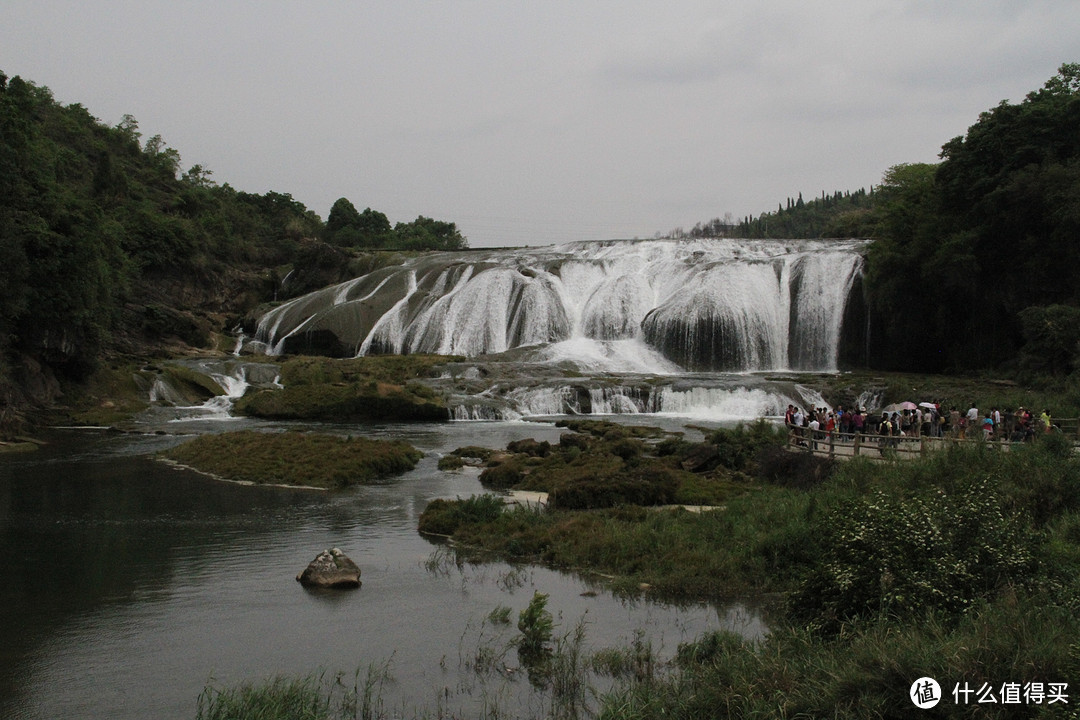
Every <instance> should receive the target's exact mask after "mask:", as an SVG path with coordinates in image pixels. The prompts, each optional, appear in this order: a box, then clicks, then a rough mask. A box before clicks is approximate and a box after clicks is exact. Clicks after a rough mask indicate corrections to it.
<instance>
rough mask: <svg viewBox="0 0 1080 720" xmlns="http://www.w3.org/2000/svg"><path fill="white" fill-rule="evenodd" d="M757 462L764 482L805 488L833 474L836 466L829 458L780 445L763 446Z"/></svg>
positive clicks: (759, 475)
mask: <svg viewBox="0 0 1080 720" xmlns="http://www.w3.org/2000/svg"><path fill="white" fill-rule="evenodd" d="M756 464H757V471H758V477H759V478H760V479H761V480H763V481H764V482H767V483H770V484H772V485H780V486H781V487H791V488H800V489H803V490H806V489H809V488H812V487H815V486H817V485H820V484H821V483H822V482H824V481H825V480H826V479H827V478H828V477H829V476H830V475H831V474H832V471H833V468H834V466H835V463H834V462H833V461H832V460H829V459H828V458H823V457H819V456H817V455H813V454H811V453H806V452H791V451H789V450H786V449H785V448H783V447H779V446H769V447H765V448H762V449H761V451H760V452H758V455H757V458H756Z"/></svg>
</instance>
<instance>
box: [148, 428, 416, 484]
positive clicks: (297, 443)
mask: <svg viewBox="0 0 1080 720" xmlns="http://www.w3.org/2000/svg"><path fill="white" fill-rule="evenodd" d="M161 456H162V457H163V458H165V459H168V460H171V461H174V462H177V463H180V464H182V465H186V466H189V467H192V468H194V469H196V470H199V471H201V472H205V473H209V474H211V475H215V476H218V477H221V478H224V479H227V480H232V481H236V482H245V483H252V484H257V485H294V486H303V487H316V488H324V489H328V490H336V489H340V488H345V487H349V486H350V485H358V484H366V483H371V482H374V481H378V480H380V479H382V478H385V477H387V476H390V475H394V474H396V473H401V472H405V471H406V470H411V469H412V468H413V467H415V466H416V463H417V462H419V460H420V458H421V457H422V456H423V453H421V452H420V451H419V450H417V449H416V448H414V447H412V446H411V445H409V444H408V443H405V442H401V441H396V440H393V441H391V440H372V439H368V438H358V437H342V436H338V435H327V434H318V433H302V432H285V433H267V432H255V431H252V430H243V431H239V432H230V433H221V434H218V435H200V436H199V437H196V438H195V439H193V440H191V441H190V442H187V443H184V444H183V445H178V446H176V447H174V448H170V449H169V450H166V451H164V452H163V453H161Z"/></svg>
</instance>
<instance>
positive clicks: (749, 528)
mask: <svg viewBox="0 0 1080 720" xmlns="http://www.w3.org/2000/svg"><path fill="white" fill-rule="evenodd" d="M594 429H598V428H594ZM753 436H754V431H753V429H751V430H749V431H748V430H745V429H744V430H743V431H741V443H742V444H743V446H744V448H749V447H750V446H752V445H753V443H754V440H753ZM664 442H668V443H669V445H668V447H669V448H672V449H676V448H678V449H681V451H683V452H688V453H689V454H691V455H692V454H693V451H692V450H691V446H692V444H687V443H682V442H681V441H679V442H670V439H669V440H668V441H664ZM736 444H738V441H737V439H736V436H734V434H732V435H726V436H724V437H723V438H722V439H720V441H719V442H716V443H715V446H716V447H728V448H729V449H730V447H731V446H734V445H736ZM773 451H774V448H773V447H772V446H771V445H769V444H765V445H763V446H762V447H761V448H760V449H759V450H758V453H757V455H756V456H755V457H754V458H753V459H752V460H751V461H749V462H748V463H747V464H745V465H744V466H743V467H744V468H745V469H746V473H745V475H744V476H743V478H742V479H741V480H740V481H739V485H740V486H741V487H740V492H739V494H736V495H734V496H733V497H731V498H730V499H729V500H728V501H727V503H726V506H725V509H724V510H717V511H713V512H709V513H702V514H692V513H688V512H685V511H679V510H656V509H646V508H644V507H639V506H633V505H621V506H619V507H616V508H610V509H601V510H574V511H571V510H559V509H553V510H549V511H547V512H545V513H537V512H533V511H527V510H506V511H501V512H500V511H499V508H498V507H497V506H496V504H495V503H496V501H497V498H495V497H493V496H483V497H482V498H473V499H470V500H468V501H459V502H460V504H462V505H464V504H465V503H474V504H476V505H477V506H479V505H481V504H484V505H485V506H486V507H487V508H488V511H487V512H486V513H482V514H481V513H474V514H473V515H471V516H470V517H468V518H466V517H465V516H464V513H459V514H458V515H457V521H456V526H455V527H454V529H453V531H452V533H450V534H451V535H452V537H453V539H454V540H455V541H457V543H458V544H457V545H456V546H455V547H456V548H457V552H458V553H459V555H461V556H464V557H482V556H483V555H482V554H484V553H490V554H494V555H496V556H499V557H503V558H506V559H508V560H511V561H516V562H520V561H529V562H541V563H548V564H552V565H555V566H558V567H564V568H568V569H575V570H577V571H579V572H596V573H602V574H604V575H605V576H608V577H613V578H614V579H613V581H612V584H613V586H614V588H615V589H616V590H617V591H622V592H626V593H630V594H636V593H637V592H640V590H639V588H640V587H648V588H649V590H648V592H650V593H652V594H655V595H658V596H661V597H668V598H722V597H731V596H735V597H738V596H746V595H748V594H759V593H768V594H771V595H772V596H773V597H776V598H783V599H784V602H783V603H782V605H783V608H782V609H778V610H777V614H776V615H775V617H774V618H772V619H771V620H770V625H771V632H770V635H769V636H768V637H767V638H766V639H764V640H761V641H758V642H749V641H746V640H743V639H742V638H739V637H738V636H736V635H733V634H729V633H724V632H718V633H710V634H706V635H704V636H702V637H700V638H698V639H697V640H696V641H694V642H693V643H690V644H687V645H685V646H683V647H680V649H679V652H678V654H677V657H676V658H675V660H674V662H672V663H671V664H669V665H663V664H662V663H660V662H659V661H656V662H653V660H654V658H652V655H651V651H649V650H648V649H647V648H646V649H643V648H641V647H635V648H626V649H621V650H618V649H615V650H613V649H608V650H604V651H600V652H598V653H597V654H596V655H595V656H594V657H593V658H592V659H590V660H587V661H586V664H589V665H590V666H591V667H592V668H593V670H594V671H596V672H606V673H609V674H611V675H612V676H613V677H614V678H615V680H616V683H615V686H614V689H613V690H612V691H611V692H609V693H607V694H605V695H603V696H602V697H601V698H600V701H599V709H598V711H597V714H598V716H599V717H610V718H638V717H640V718H646V717H660V716H665V717H677V718H698V717H715V716H717V714H720V715H722V716H731V717H754V716H761V717H766V716H767V717H792V718H794V717H842V718H861V717H904V716H906V714H907V710H906V708H907V707H910V706H909V705H908V704H907V703H909V702H910V701H909V700H908V699H907V697H906V692H907V690H908V688H909V687H910V685H911V683H912V681H913V680H914V679H916V678H919V677H923V676H927V675H928V676H931V677H935V678H938V679H939V680H942V679H944V681H943V682H942V685H943V690H944V692H945V693H946V702H943V703H942V704H941V706H939V710H941V711H942V712H944V713H945V715H946V716H949V717H976V716H978V717H1000V718H1005V717H1042V716H1043V714H1044V713H1047V712H1048V709H1047V708H1046V707H1045V706H1042V707H1040V706H1038V705H1035V704H1030V703H1029V704H1026V705H1013V706H1005V705H1002V704H1000V703H999V704H997V705H993V706H989V705H985V704H983V705H981V706H980V705H979V704H977V703H971V704H968V705H964V704H955V703H952V702H951V700H952V698H951V697H949V693H951V689H952V685H951V684H952V683H960V684H961V685H962V684H963V683H965V682H966V683H968V685H969V686H971V687H973V688H974V689H977V688H979V687H981V685H982V683H984V682H988V683H991V684H992V685H994V686H995V691H999V690H1000V687H1001V685H1002V683H1004V682H1011V683H1019V684H1020V685H1023V684H1024V683H1027V682H1036V683H1038V682H1041V683H1044V684H1045V683H1050V682H1055V683H1063V682H1070V681H1071V680H1072V679H1073V678H1075V677H1077V674H1078V672H1080V645H1078V644H1077V643H1076V638H1077V637H1080V457H1078V456H1077V455H1076V454H1075V453H1074V451H1073V448H1072V444H1071V443H1070V442H1069V441H1068V440H1067V439H1066V438H1064V437H1063V436H1061V435H1049V436H1046V437H1045V438H1042V439H1040V441H1039V442H1036V443H1034V444H1027V445H1016V446H1013V447H1012V448H1011V451H1010V452H997V451H993V450H991V449H988V448H986V447H984V446H978V445H976V446H971V447H956V448H953V449H951V450H947V451H942V452H939V453H934V454H931V455H930V456H928V457H927V458H925V459H921V460H911V461H897V462H891V463H876V462H872V461H869V460H863V459H860V460H855V461H850V462H845V463H837V464H835V465H830V466H828V468H827V469H826V470H827V471H826V472H824V473H823V475H822V477H821V478H819V481H817V482H814V483H800V482H797V481H796V482H793V481H792V480H791V479H790V478H787V479H783V478H775V477H772V476H771V473H774V472H775V470H769V469H767V468H766V467H765V466H766V465H768V462H765V461H763V460H762V458H763V457H768V456H769V455H770V454H771V453H772V452H773ZM557 452H559V451H558V450H557V449H555V448H553V449H552V454H553V455H554V454H557ZM786 454H788V455H791V456H793V457H804V456H802V455H800V454H795V453H786ZM740 456H744V457H745V456H746V453H739V452H735V453H732V452H726V453H725V457H727V458H729V459H730V460H731V461H732V462H738V461H736V458H738V457H740ZM456 505H457V503H451V502H446V501H441V504H440V505H439V506H438V507H437V508H435V510H434V511H432V512H431V517H430V518H429V513H428V512H425V513H424V515H423V516H422V520H424V519H427V520H429V521H430V520H432V519H434V518H436V517H443V518H446V517H450V516H451V515H452V514H454V513H458V510H457V508H456ZM478 553H481V554H478ZM556 652H558V649H557V650H556ZM631 658H633V662H631V661H630V659H631ZM553 664H554V663H548V666H549V667H550V666H552V665H553ZM628 668H633V669H632V670H631V669H628ZM578 673H579V678H578V682H584V680H582V677H583V676H584V674H585V673H584V671H583V670H582V669H581V668H580V667H579V670H578ZM947 684H948V686H946V685H947Z"/></svg>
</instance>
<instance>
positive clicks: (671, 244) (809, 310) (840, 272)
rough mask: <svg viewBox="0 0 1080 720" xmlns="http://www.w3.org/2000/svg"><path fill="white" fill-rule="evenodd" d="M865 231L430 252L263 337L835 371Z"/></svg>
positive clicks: (285, 315) (319, 349)
mask: <svg viewBox="0 0 1080 720" xmlns="http://www.w3.org/2000/svg"><path fill="white" fill-rule="evenodd" d="M864 244H865V243H864V242H863V241H860V240H844V241H815V240H790V241H780V240H759V241H749V240H649V241H612V242H604V243H573V244H568V245H560V246H552V247H548V248H538V249H534V248H520V249H516V250H502V251H472V252H465V253H432V254H427V255H424V256H421V257H418V258H413V259H411V260H409V261H407V262H405V263H404V264H402V265H400V266H396V267H388V268H382V269H380V270H377V271H375V272H373V273H370V274H368V275H365V276H363V277H359V278H356V279H354V280H350V281H348V282H345V283H342V284H339V285H335V286H332V287H328V288H324V289H323V290H319V291H317V292H314V293H311V294H309V295H305V296H303V297H300V298H297V299H295V300H293V301H291V302H289V303H286V304H284V305H282V306H280V307H278V308H275V309H274V310H272V311H270V312H268V313H266V314H265V315H264V316H262V317H261V318H260V320H259V327H258V331H257V334H256V339H257V340H258V342H259V344H260V347H262V348H264V349H265V350H266V351H267V352H269V353H271V354H276V353H280V352H290V353H292V352H297V353H300V352H306V353H312V352H315V353H320V354H328V355H333V356H345V357H351V356H355V355H368V354H379V353H438V354H444V355H465V356H469V357H476V356H480V355H490V354H494V353H502V352H505V351H508V350H512V349H515V348H526V349H531V351H534V352H535V355H536V359H538V360H543V359H545V358H551V357H557V358H559V359H570V360H572V361H573V360H579V361H581V362H583V363H588V362H597V358H600V359H604V358H608V359H610V358H616V360H617V359H618V358H625V357H632V358H633V362H631V363H629V367H628V368H625V369H630V370H632V371H634V372H672V369H671V368H672V364H675V365H677V366H678V367H676V368H675V370H679V369H683V370H686V369H689V370H701V371H718V370H719V371H723V370H737V371H744V370H774V369H795V370H834V369H835V368H836V364H837V352H838V347H839V344H840V342H839V341H840V336H841V331H842V324H843V321H844V311H845V306H846V305H847V301H848V297H849V295H850V293H851V288H852V285H853V283H854V282H855V280H856V278H857V277H858V276H859V274H860V273H861V270H862V264H863V263H862V255H861V252H862V248H863V246H864ZM526 359H527V358H526ZM624 364H626V363H624ZM615 365H618V362H615ZM660 367H663V368H664V369H663V370H657V369H656V368H660ZM606 369H612V370H619V369H620V368H619V367H611V368H606Z"/></svg>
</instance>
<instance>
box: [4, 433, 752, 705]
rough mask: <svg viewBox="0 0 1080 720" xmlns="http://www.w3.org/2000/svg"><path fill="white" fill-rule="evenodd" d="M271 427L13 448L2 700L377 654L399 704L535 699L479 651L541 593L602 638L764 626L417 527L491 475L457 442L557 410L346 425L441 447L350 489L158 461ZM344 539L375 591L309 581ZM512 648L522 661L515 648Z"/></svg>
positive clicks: (92, 692) (289, 671) (221, 678)
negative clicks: (199, 444) (261, 483)
mask: <svg viewBox="0 0 1080 720" xmlns="http://www.w3.org/2000/svg"><path fill="white" fill-rule="evenodd" d="M258 425H259V423H255V422H253V421H249V420H224V421H223V420H205V421H195V422H178V423H162V424H161V425H160V427H161V428H165V431H164V432H165V434H153V433H146V434H122V433H113V432H106V431H99V430H79V431H73V430H57V431H55V432H54V433H53V434H51V435H49V436H48V437H47V440H48V441H49V444H48V445H47V446H46V447H44V448H42V449H41V450H39V451H38V452H36V453H29V454H23V455H11V456H0V576H2V577H3V578H4V582H3V584H2V585H0V628H3V630H2V632H3V637H4V641H3V642H2V643H0V717H3V718H11V719H12V720H30V719H35V720H37V719H42V720H45V719H48V720H54V719H55V718H106V717H107V718H112V719H117V720H119V719H122V718H132V719H134V718H139V719H140V720H141V719H143V718H150V717H152V718H158V719H163V720H168V719H170V718H177V719H180V718H187V719H190V718H194V717H195V714H196V709H197V701H198V697H199V695H200V693H201V692H202V691H203V689H204V688H205V687H206V686H207V685H208V684H209V685H212V686H215V687H227V686H232V685H235V684H237V683H241V682H245V681H260V680H263V679H266V678H269V677H272V676H276V675H288V676H300V675H308V674H310V673H313V672H319V671H323V672H326V673H328V674H330V675H331V676H332V675H333V674H335V673H338V672H340V673H343V674H344V675H345V676H346V679H347V682H348V683H349V685H350V686H351V684H352V682H353V681H354V675H355V673H357V672H360V673H361V674H362V675H363V674H364V673H366V672H367V669H368V668H369V667H371V666H377V667H379V668H381V669H382V670H380V675H379V677H380V678H383V679H384V680H385V682H383V683H382V684H381V685H380V686H379V691H378V694H379V697H380V698H381V700H382V702H383V703H384V705H385V706H386V707H387V708H388V709H390V710H392V711H394V712H396V713H398V714H403V715H406V716H409V715H413V714H428V715H432V714H435V713H436V712H438V711H442V712H454V711H455V710H459V711H461V712H465V713H466V714H476V713H477V712H478V711H479V710H482V709H484V708H488V709H490V708H491V707H493V706H498V705H503V706H505V704H507V703H509V704H511V705H512V706H513V708H514V709H513V712H512V713H511V714H533V713H535V712H536V708H535V707H532V705H531V704H532V703H535V702H537V701H536V700H535V698H534V696H533V695H532V694H530V693H529V692H528V684H527V682H526V681H525V680H524V679H522V678H521V677H520V676H518V677H517V679H515V678H514V677H513V676H510V677H506V676H504V674H500V673H487V674H485V673H479V672H477V671H476V670H475V668H474V667H473V662H472V660H473V659H474V658H475V657H476V655H477V653H478V651H479V650H480V649H482V648H494V649H496V650H498V651H500V652H501V650H505V648H506V647H507V644H508V642H509V640H510V638H511V637H512V636H513V634H514V632H515V629H514V622H515V621H516V618H517V613H518V612H519V611H520V610H521V609H523V608H524V607H525V606H526V605H527V604H528V602H529V600H530V599H532V597H533V593H534V592H542V593H546V594H548V595H549V596H550V599H549V601H548V609H549V610H551V611H552V613H553V614H554V615H555V619H556V622H557V624H558V626H557V628H556V635H560V634H567V633H570V632H571V631H572V630H573V629H574V627H575V626H577V625H578V624H579V623H584V624H585V628H586V637H587V644H588V646H590V647H593V648H596V647H615V646H618V647H622V646H626V645H629V644H630V643H631V642H633V641H634V639H635V637H644V638H646V639H648V640H649V641H650V642H651V643H652V646H653V648H654V649H657V650H659V651H660V652H661V653H666V654H670V653H671V652H673V651H674V649H675V648H676V646H677V645H678V644H679V643H681V642H684V641H687V640H691V639H693V638H695V637H697V636H699V635H700V634H701V633H703V632H705V631H707V630H710V629H720V628H725V629H730V630H734V631H737V632H739V633H742V634H744V635H745V636H748V637H757V636H760V635H761V634H762V633H763V632H764V631H765V628H764V625H763V623H762V620H761V617H760V615H759V614H758V612H757V611H756V610H755V609H754V608H753V607H751V606H749V605H748V604H742V603H736V604H732V605H710V604H692V605H688V606H674V605H668V604H663V603H655V602H646V601H628V600H625V599H620V598H618V597H614V596H612V595H611V594H610V593H608V592H606V591H605V590H604V589H603V588H602V587H598V586H596V585H595V584H593V583H590V582H589V581H587V580H586V579H583V578H581V577H577V576H573V575H569V574H564V573H560V572H555V571H552V570H548V569H544V568H534V567H526V568H518V567H512V566H509V565H506V564H502V563H487V564H483V565H471V564H465V565H460V566H459V565H457V564H455V563H454V562H451V561H449V560H448V559H447V554H446V552H445V550H444V549H442V548H441V546H440V545H438V544H437V543H433V542H431V541H429V540H427V539H425V538H423V537H421V536H420V535H419V534H418V533H417V532H416V525H417V519H418V517H419V515H420V513H421V512H422V510H423V509H424V507H425V506H426V504H427V503H428V502H429V501H430V500H432V499H434V498H441V497H445V498H453V497H457V496H467V495H470V494H473V493H477V492H480V491H481V487H480V484H479V482H478V480H477V477H476V474H475V472H468V471H466V472H442V471H440V470H438V469H437V467H436V463H437V460H438V457H439V456H440V455H441V454H442V453H445V452H447V451H448V450H452V449H453V448H456V447H460V446H464V445H471V444H482V445H486V446H489V447H502V446H505V444H506V443H507V442H510V441H511V440H515V439H520V438H524V437H534V438H537V439H539V440H543V439H548V440H554V439H556V438H557V437H558V435H559V432H560V431H559V430H558V429H557V428H555V427H554V426H553V425H551V424H549V423H536V422H483V423H477V422H454V423H442V424H424V425H386V426H365V427H351V428H350V427H347V426H337V427H334V428H329V429H331V430H337V431H350V432H353V433H354V434H360V433H363V434H366V435H368V436H374V437H394V438H402V439H406V440H408V441H409V442H411V443H413V444H414V445H415V446H416V447H418V448H420V449H421V450H423V451H424V452H425V456H424V458H423V460H421V462H420V463H419V465H418V466H417V467H416V468H415V469H414V470H412V471H410V472H408V473H405V474H404V475H401V476H398V477H395V478H392V479H390V480H387V481H385V482H384V483H382V484H379V485H376V486H371V487H360V488H355V489H352V490H349V491H346V492H340V493H320V492H313V491H300V490H290V489H281V488H263V487H246V486H240V485H235V484H231V483H224V482H220V481H216V480H213V479H210V478H207V477H205V476H202V475H200V474H197V473H194V472H190V471H186V470H177V469H173V468H172V467H169V466H167V465H164V464H162V463H160V462H157V461H156V460H154V459H153V454H154V453H155V452H156V451H158V450H160V449H163V448H165V447H167V446H169V445H170V444H172V443H176V442H179V441H181V440H182V439H183V434H182V433H191V432H215V431H220V430H224V429H230V430H231V429H239V428H242V427H252V426H258ZM328 547H339V548H341V549H342V550H344V551H345V552H346V553H347V554H348V555H349V556H350V557H352V558H353V559H354V560H355V561H356V562H357V563H358V564H359V565H360V567H361V569H362V572H363V575H362V581H363V586H362V588H361V589H360V590H358V591H340V592H325V591H323V592H313V591H309V590H305V589H304V588H302V587H301V586H300V585H299V583H297V582H296V581H295V576H296V574H297V573H298V572H299V571H300V570H302V569H303V568H304V567H305V566H306V565H307V563H308V562H309V561H310V560H311V559H312V558H314V557H315V555H316V554H317V553H318V552H319V551H320V550H322V549H324V548H328ZM499 607H509V608H511V614H510V617H511V623H510V625H509V626H499V625H497V624H495V623H492V622H490V621H489V620H488V619H487V618H488V616H489V614H490V613H491V612H492V611H493V610H495V609H496V608H499ZM505 665H508V666H516V665H517V658H516V656H515V654H514V653H513V652H509V653H507V655H506V656H505ZM522 675H523V674H522Z"/></svg>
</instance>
